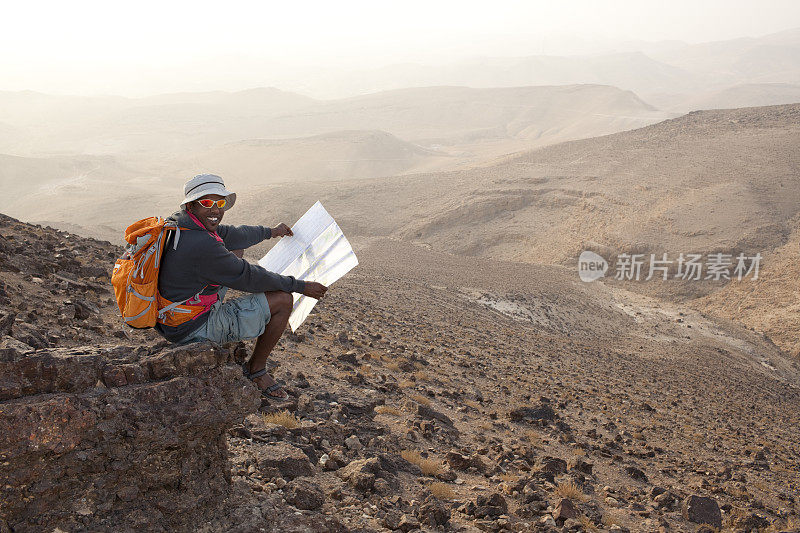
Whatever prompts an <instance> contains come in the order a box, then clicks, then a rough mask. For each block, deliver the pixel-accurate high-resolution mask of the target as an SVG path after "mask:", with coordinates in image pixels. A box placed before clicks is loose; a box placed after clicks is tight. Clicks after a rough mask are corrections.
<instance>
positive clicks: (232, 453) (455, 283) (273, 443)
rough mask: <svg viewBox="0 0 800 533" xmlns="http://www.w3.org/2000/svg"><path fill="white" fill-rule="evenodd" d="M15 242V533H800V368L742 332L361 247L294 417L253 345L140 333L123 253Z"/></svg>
mask: <svg viewBox="0 0 800 533" xmlns="http://www.w3.org/2000/svg"><path fill="white" fill-rule="evenodd" d="M1 223H2V226H1V229H0V234H2V241H0V243H2V248H0V281H2V286H1V287H2V293H0V298H1V301H0V303H1V304H2V320H0V324H1V325H2V335H3V337H2V350H1V351H0V355H1V356H2V361H0V366H1V367H2V372H0V376H2V377H1V378H0V427H1V428H2V431H0V480H1V481H2V483H0V487H2V507H0V530H2V531H14V532H22V531H99V530H103V531H111V530H113V531H141V530H150V531H161V530H181V531H183V530H192V531H208V532H212V531H242V532H244V531H318V532H329V531H415V530H423V531H464V532H467V531H601V530H602V531H695V530H703V531H716V530H733V531H759V530H769V531H792V530H797V528H798V527H800V517H798V512H799V511H800V508H799V507H798V495H799V494H800V493H799V492H798V490H799V487H798V481H799V480H800V471H799V468H798V464H800V460H799V459H800V455H799V454H800V450H798V444H797V442H798V429H797V428H798V413H800V409H799V407H800V390H798V383H800V380H798V378H799V377H800V367H799V366H798V363H797V361H796V360H795V359H793V358H791V357H789V356H788V354H787V353H785V352H783V351H781V350H780V349H779V348H778V347H777V346H775V345H774V344H773V343H772V342H771V341H770V340H769V339H768V338H767V337H765V336H764V335H763V334H760V333H757V332H755V331H752V330H748V329H746V328H745V327H743V326H741V325H739V324H737V323H735V322H733V321H727V320H722V319H715V318H712V317H710V316H709V315H706V314H704V313H702V312H699V311H696V310H693V309H691V308H689V307H684V306H682V305H681V304H668V303H664V302H663V301H661V300H657V299H654V298H652V297H650V296H647V295H642V294H638V293H633V292H629V291H627V290H626V289H625V288H624V287H622V286H614V285H613V284H604V283H602V282H601V283H593V284H586V283H582V282H580V281H579V280H578V278H577V276H576V275H575V272H574V270H573V269H568V268H566V267H562V266H547V265H533V264H522V263H515V262H508V261H499V260H491V259H488V258H476V257H466V256H457V255H451V254H448V253H444V252H436V251H432V250H430V249H429V248H428V247H425V246H421V245H419V244H414V243H410V242H405V241H402V240H398V239H394V238H389V237H361V238H355V239H354V240H353V246H354V249H355V250H356V253H357V254H358V256H359V259H360V265H359V267H358V268H357V269H355V270H354V271H352V272H351V273H350V274H349V275H348V276H346V277H345V278H343V279H342V280H340V282H338V283H336V284H335V285H334V286H333V288H332V289H331V290H330V292H329V297H326V298H325V299H324V300H323V301H321V302H320V303H319V304H318V305H317V307H316V308H315V310H314V311H313V313H312V315H311V316H310V317H309V319H308V320H307V322H306V323H305V324H304V325H303V327H302V328H301V329H299V330H298V331H297V333H296V334H291V333H288V334H287V335H286V336H284V338H283V339H282V340H281V342H280V344H279V346H278V348H277V349H276V351H275V353H274V357H273V359H274V361H275V362H276V363H277V364H278V368H277V369H276V375H277V377H278V378H279V379H281V380H283V381H284V382H285V383H286V384H287V390H288V391H289V393H290V401H288V402H286V403H283V404H273V405H270V404H269V403H267V402H265V401H260V400H259V399H258V395H257V393H256V391H255V389H254V387H253V386H252V385H251V384H249V383H248V382H247V381H246V380H245V379H244V378H243V377H242V376H241V371H240V369H239V367H238V364H237V363H239V362H241V361H242V360H243V358H244V357H246V354H247V353H248V351H249V349H250V346H248V345H247V344H242V345H236V344H234V345H228V346H211V345H207V344H199V345H190V346H188V347H178V348H175V347H171V346H167V345H166V343H164V342H162V341H161V340H160V338H159V337H158V336H157V335H155V334H154V333H153V332H152V331H135V330H130V329H124V328H123V327H122V326H121V325H120V324H119V320H118V318H117V316H116V313H117V310H116V307H115V304H114V301H113V294H112V293H111V292H110V289H109V287H110V286H109V283H108V274H109V269H110V266H111V264H112V262H113V260H114V258H115V257H116V256H117V255H118V254H119V253H120V252H121V249H120V248H119V247H117V246H114V245H111V244H109V243H106V242H102V241H95V240H91V239H85V238H81V237H77V236H75V235H72V234H68V233H66V232H63V231H57V230H53V229H51V228H44V227H40V226H33V225H28V224H25V223H21V222H19V221H16V220H14V219H11V218H9V217H5V216H3V217H2V220H1ZM260 254H261V251H260V250H251V251H250V252H248V256H249V257H250V259H252V260H255V259H257V258H258V257H260Z"/></svg>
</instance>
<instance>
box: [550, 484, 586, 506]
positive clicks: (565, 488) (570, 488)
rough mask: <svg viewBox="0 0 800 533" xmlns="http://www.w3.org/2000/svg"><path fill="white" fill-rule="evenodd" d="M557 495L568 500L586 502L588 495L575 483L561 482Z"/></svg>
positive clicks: (557, 488)
mask: <svg viewBox="0 0 800 533" xmlns="http://www.w3.org/2000/svg"><path fill="white" fill-rule="evenodd" d="M556 494H558V495H559V496H561V497H562V498H567V499H568V500H577V501H580V502H582V501H586V495H585V494H584V493H583V491H582V490H581V489H580V487H578V486H577V485H576V484H575V482H574V481H561V482H559V483H558V486H557V487H556Z"/></svg>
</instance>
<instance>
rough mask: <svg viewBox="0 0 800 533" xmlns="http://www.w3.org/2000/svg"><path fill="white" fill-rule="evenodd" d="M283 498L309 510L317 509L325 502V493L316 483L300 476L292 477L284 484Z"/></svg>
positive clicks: (299, 507)
mask: <svg viewBox="0 0 800 533" xmlns="http://www.w3.org/2000/svg"><path fill="white" fill-rule="evenodd" d="M279 488H280V487H279ZM284 498H286V501H287V502H289V503H290V504H292V505H294V506H295V507H297V508H298V509H306V510H310V511H313V510H316V509H319V508H320V507H322V504H324V503H325V494H324V493H323V492H322V489H320V488H319V486H318V485H317V484H316V483H313V482H312V481H311V480H309V479H306V478H302V477H301V478H297V479H293V480H292V481H290V482H289V483H287V484H286V486H285V489H284Z"/></svg>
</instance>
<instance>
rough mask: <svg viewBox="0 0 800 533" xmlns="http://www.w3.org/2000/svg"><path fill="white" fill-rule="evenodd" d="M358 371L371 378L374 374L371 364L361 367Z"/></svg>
mask: <svg viewBox="0 0 800 533" xmlns="http://www.w3.org/2000/svg"><path fill="white" fill-rule="evenodd" d="M358 371H359V372H361V374H363V375H365V376H371V375H372V374H373V371H372V365H369V364H367V365H361V366H360V367H358Z"/></svg>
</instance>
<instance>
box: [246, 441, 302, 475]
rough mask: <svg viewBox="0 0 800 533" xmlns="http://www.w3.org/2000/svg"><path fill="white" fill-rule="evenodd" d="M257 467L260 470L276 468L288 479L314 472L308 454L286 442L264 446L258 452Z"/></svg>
mask: <svg viewBox="0 0 800 533" xmlns="http://www.w3.org/2000/svg"><path fill="white" fill-rule="evenodd" d="M258 467H259V469H261V470H266V469H268V468H276V469H277V470H278V471H279V472H280V473H281V475H282V476H284V477H287V478H289V479H294V478H296V477H300V476H311V475H313V474H314V467H313V466H312V464H311V461H310V460H309V459H308V456H307V455H306V454H305V453H303V452H302V451H301V450H300V449H299V448H296V447H294V446H292V445H291V444H288V443H286V442H277V443H275V444H271V445H269V446H266V447H264V448H263V449H262V451H261V453H260V454H259V460H258Z"/></svg>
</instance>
